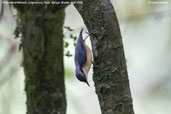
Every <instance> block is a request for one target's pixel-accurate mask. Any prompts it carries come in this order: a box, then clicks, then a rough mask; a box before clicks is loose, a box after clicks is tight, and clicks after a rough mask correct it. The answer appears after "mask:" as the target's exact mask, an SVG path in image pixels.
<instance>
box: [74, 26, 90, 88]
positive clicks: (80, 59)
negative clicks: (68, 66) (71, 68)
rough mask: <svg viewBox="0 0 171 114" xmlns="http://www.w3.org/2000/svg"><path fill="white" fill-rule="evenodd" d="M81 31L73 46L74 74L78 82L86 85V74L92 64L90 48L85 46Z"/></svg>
mask: <svg viewBox="0 0 171 114" xmlns="http://www.w3.org/2000/svg"><path fill="white" fill-rule="evenodd" d="M82 32H83V29H81V31H80V35H79V38H78V40H77V43H76V46H75V57H74V61H75V67H76V69H75V74H76V77H77V79H78V80H80V81H82V82H85V83H87V85H88V86H90V85H89V83H88V81H87V78H88V72H89V70H90V67H91V64H92V54H91V50H90V48H89V47H88V46H87V45H86V44H85V40H83V37H82Z"/></svg>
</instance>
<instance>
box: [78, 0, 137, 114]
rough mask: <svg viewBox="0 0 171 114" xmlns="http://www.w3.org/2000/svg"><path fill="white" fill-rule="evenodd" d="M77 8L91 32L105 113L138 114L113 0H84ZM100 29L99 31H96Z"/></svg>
mask: <svg viewBox="0 0 171 114" xmlns="http://www.w3.org/2000/svg"><path fill="white" fill-rule="evenodd" d="M82 1H83V4H82V5H76V4H75V7H76V9H77V10H78V11H79V13H80V15H81V16H82V18H83V20H84V23H85V25H86V26H87V28H88V31H89V32H90V33H91V32H93V31H94V34H92V35H91V43H92V49H93V56H94V67H93V69H94V74H93V80H94V83H95V88H96V93H97V95H98V99H99V103H100V107H101V111H102V114H134V111H133V104H132V97H131V92H130V86H129V80H128V73H127V67H126V61H125V55H124V49H123V43H122V38H121V33H120V28H119V24H118V20H117V17H116V13H115V11H114V8H113V6H112V4H111V3H110V1H109V0H82ZM95 31H96V32H95Z"/></svg>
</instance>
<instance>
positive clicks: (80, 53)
mask: <svg viewBox="0 0 171 114" xmlns="http://www.w3.org/2000/svg"><path fill="white" fill-rule="evenodd" d="M74 60H75V64H76V65H79V66H80V67H83V66H84V64H85V63H86V61H87V54H86V49H85V47H84V45H83V41H82V39H81V38H80V37H79V38H78V41H77V43H76V46H75V57H74Z"/></svg>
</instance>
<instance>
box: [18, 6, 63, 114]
mask: <svg viewBox="0 0 171 114" xmlns="http://www.w3.org/2000/svg"><path fill="white" fill-rule="evenodd" d="M15 7H16V8H17V9H18V14H19V15H18V16H19V19H20V30H21V33H22V46H23V58H24V64H23V66H24V72H25V92H26V97H27V101H26V104H27V114H66V99H65V85H64V65H63V23H64V15H65V13H64V9H63V8H60V9H56V10H54V8H52V7H51V6H48V7H47V6H46V5H43V6H41V7H38V6H37V5H35V6H34V5H33V6H30V7H27V6H26V7H27V8H25V7H24V6H21V7H20V6H18V5H16V6H15Z"/></svg>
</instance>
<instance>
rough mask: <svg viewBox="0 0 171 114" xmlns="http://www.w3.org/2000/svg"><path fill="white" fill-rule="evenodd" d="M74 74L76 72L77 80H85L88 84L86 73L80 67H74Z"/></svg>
mask: <svg viewBox="0 0 171 114" xmlns="http://www.w3.org/2000/svg"><path fill="white" fill-rule="evenodd" d="M75 74H76V76H77V79H78V80H80V81H82V82H85V83H86V84H87V85H88V86H90V85H89V83H88V81H87V78H86V75H85V74H84V72H83V71H82V70H81V69H80V68H76V71H75Z"/></svg>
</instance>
